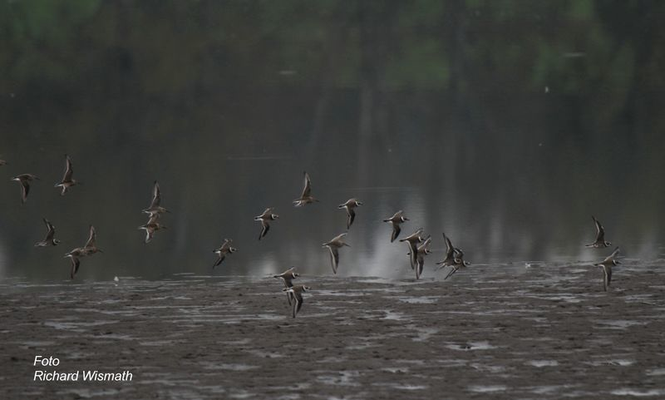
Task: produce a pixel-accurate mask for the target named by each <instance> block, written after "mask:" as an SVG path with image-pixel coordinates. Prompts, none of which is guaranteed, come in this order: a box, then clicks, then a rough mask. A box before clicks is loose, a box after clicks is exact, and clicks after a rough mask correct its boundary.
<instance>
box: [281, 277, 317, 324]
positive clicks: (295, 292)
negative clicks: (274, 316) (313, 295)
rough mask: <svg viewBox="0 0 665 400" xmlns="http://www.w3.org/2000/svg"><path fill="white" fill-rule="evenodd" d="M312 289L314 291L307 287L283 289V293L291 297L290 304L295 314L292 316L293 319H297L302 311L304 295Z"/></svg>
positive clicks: (299, 286)
mask: <svg viewBox="0 0 665 400" xmlns="http://www.w3.org/2000/svg"><path fill="white" fill-rule="evenodd" d="M311 289H312V288H311V287H309V286H305V285H297V286H291V287H289V288H284V289H282V290H283V291H285V292H286V295H287V296H289V304H291V305H292V308H291V310H292V313H293V314H292V315H293V318H295V317H296V315H297V314H298V311H300V308H302V304H303V297H302V294H303V293H304V292H306V291H308V290H311Z"/></svg>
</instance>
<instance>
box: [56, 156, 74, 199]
mask: <svg viewBox="0 0 665 400" xmlns="http://www.w3.org/2000/svg"><path fill="white" fill-rule="evenodd" d="M73 173H74V170H73V169H72V159H71V158H69V156H68V155H67V154H65V174H64V175H63V177H62V181H61V182H60V183H56V184H55V187H59V188H62V191H61V192H60V196H64V195H65V193H67V190H68V189H69V188H70V187H72V186H74V185H77V184H79V183H80V182H77V181H76V179H72V174H73Z"/></svg>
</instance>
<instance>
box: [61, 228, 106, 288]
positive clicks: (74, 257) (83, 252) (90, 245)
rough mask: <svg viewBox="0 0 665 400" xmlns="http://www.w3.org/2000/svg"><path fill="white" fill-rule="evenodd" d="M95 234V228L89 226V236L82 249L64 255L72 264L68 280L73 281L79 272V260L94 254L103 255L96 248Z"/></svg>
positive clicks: (78, 248)
mask: <svg viewBox="0 0 665 400" xmlns="http://www.w3.org/2000/svg"><path fill="white" fill-rule="evenodd" d="M96 242H97V233H96V232H95V227H94V226H92V225H90V236H89V237H88V241H87V242H86V243H85V245H84V246H83V247H77V248H75V249H74V250H72V251H70V252H69V253H67V254H65V258H68V257H69V258H70V260H71V262H72V269H71V272H70V275H69V276H70V278H71V279H74V276H75V275H76V273H77V272H78V270H79V266H80V265H81V260H80V259H81V258H82V257H85V256H89V255H93V254H95V253H103V251H102V250H101V249H98V248H97V244H96Z"/></svg>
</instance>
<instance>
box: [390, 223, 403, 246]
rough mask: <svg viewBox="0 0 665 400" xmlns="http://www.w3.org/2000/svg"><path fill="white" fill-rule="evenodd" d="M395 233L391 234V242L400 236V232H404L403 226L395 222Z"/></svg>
mask: <svg viewBox="0 0 665 400" xmlns="http://www.w3.org/2000/svg"><path fill="white" fill-rule="evenodd" d="M392 225H393V233H392V235H390V243H392V242H394V241H395V239H397V236H399V233H400V232H402V228H400V227H399V224H396V223H393V224H392Z"/></svg>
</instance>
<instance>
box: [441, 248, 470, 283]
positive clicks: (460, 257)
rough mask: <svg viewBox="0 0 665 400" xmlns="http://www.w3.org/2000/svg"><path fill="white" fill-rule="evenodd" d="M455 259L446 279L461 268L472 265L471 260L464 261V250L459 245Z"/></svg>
mask: <svg viewBox="0 0 665 400" xmlns="http://www.w3.org/2000/svg"><path fill="white" fill-rule="evenodd" d="M453 261H454V264H453V265H452V267H453V269H451V270H450V272H448V275H446V277H445V278H443V280H444V281H445V280H446V279H448V278H450V277H451V276H453V274H454V273H455V272H457V271H458V270H459V269H460V268H466V267H468V266H469V265H471V263H470V262H468V261H464V252H463V251H462V249H460V248H458V247H455V257H454V259H453Z"/></svg>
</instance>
